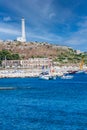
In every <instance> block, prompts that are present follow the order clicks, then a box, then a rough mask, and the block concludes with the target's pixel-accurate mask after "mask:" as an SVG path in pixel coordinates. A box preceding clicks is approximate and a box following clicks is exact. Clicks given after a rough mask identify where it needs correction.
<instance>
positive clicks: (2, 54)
mask: <svg viewBox="0 0 87 130" xmlns="http://www.w3.org/2000/svg"><path fill="white" fill-rule="evenodd" d="M5 59H7V60H19V59H20V56H19V54H17V53H15V54H14V53H11V52H10V51H8V50H2V51H0V64H1V63H2V60H5Z"/></svg>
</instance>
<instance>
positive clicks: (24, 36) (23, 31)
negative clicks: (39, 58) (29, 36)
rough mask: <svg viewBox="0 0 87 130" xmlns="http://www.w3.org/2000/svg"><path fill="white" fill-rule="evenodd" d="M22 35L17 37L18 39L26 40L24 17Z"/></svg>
mask: <svg viewBox="0 0 87 130" xmlns="http://www.w3.org/2000/svg"><path fill="white" fill-rule="evenodd" d="M21 21H22V36H21V37H18V38H17V41H20V42H26V34H25V19H24V18H22V20H21Z"/></svg>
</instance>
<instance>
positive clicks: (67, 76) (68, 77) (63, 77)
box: [61, 75, 73, 79]
mask: <svg viewBox="0 0 87 130" xmlns="http://www.w3.org/2000/svg"><path fill="white" fill-rule="evenodd" d="M72 78H73V76H72V75H63V76H62V77H61V79H72Z"/></svg>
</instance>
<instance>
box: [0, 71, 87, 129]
mask: <svg viewBox="0 0 87 130" xmlns="http://www.w3.org/2000/svg"><path fill="white" fill-rule="evenodd" d="M73 76H74V77H73V78H72V79H61V78H59V77H58V78H57V79H55V80H43V79H40V78H3V79H0V87H1V88H6V87H7V88H9V87H11V88H14V89H8V90H5V89H3V90H0V130H87V74H85V73H77V74H74V75H73Z"/></svg>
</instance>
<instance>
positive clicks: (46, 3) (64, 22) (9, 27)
mask: <svg viewBox="0 0 87 130" xmlns="http://www.w3.org/2000/svg"><path fill="white" fill-rule="evenodd" d="M22 17H24V18H25V20H26V37H27V41H39V42H49V43H54V44H58V45H66V46H70V47H72V48H74V49H79V50H81V51H87V1H86V0H14V1H13V0H0V39H3V40H8V39H12V40H14V39H16V38H17V37H19V36H20V35H21V18H22Z"/></svg>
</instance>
